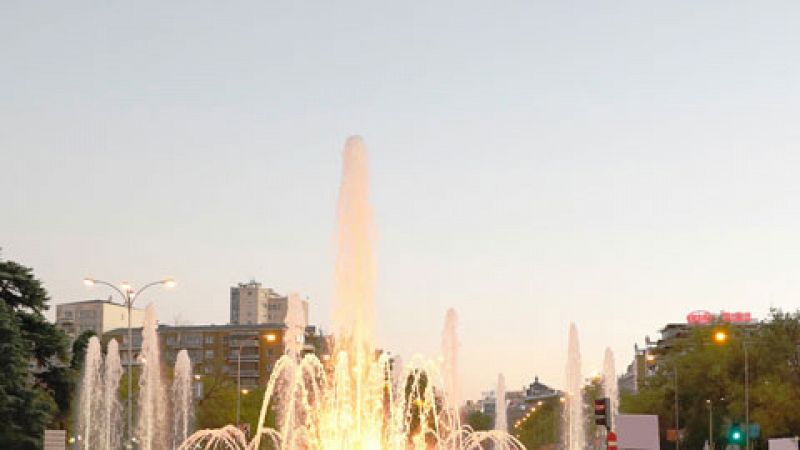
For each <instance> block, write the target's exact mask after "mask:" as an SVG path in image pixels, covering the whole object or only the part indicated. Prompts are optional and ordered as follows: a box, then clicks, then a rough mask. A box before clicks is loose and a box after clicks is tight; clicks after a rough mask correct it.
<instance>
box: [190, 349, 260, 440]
mask: <svg viewBox="0 0 800 450" xmlns="http://www.w3.org/2000/svg"><path fill="white" fill-rule="evenodd" d="M223 368H224V363H222V364H216V365H214V366H212V368H211V373H210V374H208V375H204V376H202V377H201V379H202V383H203V396H202V398H200V399H199V400H198V401H197V404H196V409H195V429H198V430H200V429H204V428H221V427H223V426H225V425H229V424H232V423H236V380H235V379H234V378H231V376H230V374H229V373H227V372H225V371H224V370H223ZM240 399H241V411H240V416H241V423H249V424H250V430H251V431H252V432H254V431H255V430H256V427H257V426H258V415H259V414H260V413H261V404H262V402H263V400H264V388H261V387H259V388H258V389H250V390H248V392H247V394H243V395H241V397H240ZM265 422H266V423H265V426H267V427H274V426H275V412H274V411H273V408H268V409H267V417H266V419H265Z"/></svg>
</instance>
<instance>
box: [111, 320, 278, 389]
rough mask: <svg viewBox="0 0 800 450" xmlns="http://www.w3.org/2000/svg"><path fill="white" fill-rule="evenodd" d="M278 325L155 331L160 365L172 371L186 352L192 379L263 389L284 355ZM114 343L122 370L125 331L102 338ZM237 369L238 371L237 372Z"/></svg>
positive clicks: (136, 349) (136, 341)
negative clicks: (221, 378)
mask: <svg viewBox="0 0 800 450" xmlns="http://www.w3.org/2000/svg"><path fill="white" fill-rule="evenodd" d="M285 333H286V328H285V327H284V326H282V325H268V324H260V325H191V326H167V325H161V326H159V327H158V338H159V347H160V350H161V359H162V363H164V364H166V365H167V366H168V367H172V366H173V365H174V364H175V360H176V359H177V356H178V352H179V351H181V350H183V349H186V350H187V352H188V353H189V359H190V360H191V361H192V369H193V372H194V373H195V374H196V375H199V376H200V377H203V376H227V377H231V378H234V379H236V378H237V377H238V378H240V380H241V385H242V387H243V388H249V387H257V386H263V385H265V384H266V382H267V380H268V379H269V376H270V374H271V373H272V369H273V368H274V366H275V363H276V362H277V361H278V359H279V358H280V357H281V356H283V355H284V353H285V345H284V344H285V343H284V336H285ZM111 339H116V340H117V342H119V344H120V359H121V360H122V364H123V366H127V365H129V363H130V359H129V356H128V330H127V329H126V328H118V329H115V330H111V331H109V332H107V333H105V334H104V335H103V344H104V345H105V344H107V343H108V342H109V341H110V340H111ZM141 348H142V329H141V328H136V329H134V330H133V361H134V364H139V361H140V358H139V355H140V352H141ZM240 369H241V371H240Z"/></svg>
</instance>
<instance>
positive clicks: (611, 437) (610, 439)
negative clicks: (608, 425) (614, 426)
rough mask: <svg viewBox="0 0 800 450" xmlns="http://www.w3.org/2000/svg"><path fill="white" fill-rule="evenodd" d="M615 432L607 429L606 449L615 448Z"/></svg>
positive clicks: (614, 449) (611, 449)
mask: <svg viewBox="0 0 800 450" xmlns="http://www.w3.org/2000/svg"><path fill="white" fill-rule="evenodd" d="M617 448H618V447H617V433H614V432H613V431H609V432H608V434H607V435H606V449H607V450H617Z"/></svg>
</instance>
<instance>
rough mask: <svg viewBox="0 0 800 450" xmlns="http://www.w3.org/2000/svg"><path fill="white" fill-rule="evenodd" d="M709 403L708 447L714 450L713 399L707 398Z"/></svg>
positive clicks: (707, 403)
mask: <svg viewBox="0 0 800 450" xmlns="http://www.w3.org/2000/svg"><path fill="white" fill-rule="evenodd" d="M706 405H708V449H709V450H714V404H713V403H711V399H706Z"/></svg>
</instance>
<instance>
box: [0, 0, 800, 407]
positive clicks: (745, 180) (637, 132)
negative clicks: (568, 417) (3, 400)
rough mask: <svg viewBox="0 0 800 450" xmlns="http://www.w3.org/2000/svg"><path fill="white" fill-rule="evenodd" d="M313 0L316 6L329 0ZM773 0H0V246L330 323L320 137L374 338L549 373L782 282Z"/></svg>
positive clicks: (747, 302)
mask: <svg viewBox="0 0 800 450" xmlns="http://www.w3.org/2000/svg"><path fill="white" fill-rule="evenodd" d="M334 3H337V5H334ZM798 24H800V3H798V2H796V1H783V2H781V1H776V2H749V1H724V2H723V1H702V2H698V1H696V0H695V1H671V2H656V1H642V0H637V1H611V2H598V1H587V2H567V1H549V2H536V1H520V2H485V1H481V2H476V1H459V2H412V1H395V2H383V1H365V2H361V4H359V3H351V2H323V1H318V2H307V1H257V2H256V1H254V2H224V3H220V2H217V1H210V2H207V1H186V2H178V1H175V2H164V1H158V2H100V1H96V2H82V1H75V2H58V1H52V2H32V1H4V2H2V3H1V4H0V68H1V70H0V167H1V168H2V176H0V190H2V192H3V198H4V201H3V204H2V208H0V246H2V247H3V251H2V256H3V257H4V258H7V259H13V260H17V261H19V262H22V263H24V264H26V265H29V266H32V267H33V268H34V269H35V270H36V274H37V275H38V276H39V277H41V278H42V279H43V280H44V282H45V285H46V287H47V289H48V290H49V292H50V294H51V296H52V298H53V300H54V302H55V303H59V302H66V301H75V300H83V299H89V298H94V297H104V296H107V295H108V294H109V292H108V291H107V290H102V289H99V288H96V289H95V290H94V291H87V290H86V288H85V287H84V286H83V285H82V284H81V279H82V278H83V277H84V276H86V275H93V276H96V277H98V278H102V279H107V280H109V281H122V280H129V281H131V282H132V283H135V284H139V285H141V284H143V283H145V282H148V281H151V280H154V279H157V278H159V277H162V276H165V275H170V276H173V277H175V279H176V280H177V281H178V283H179V287H178V288H177V289H176V290H174V291H172V292H159V291H156V290H154V291H150V293H149V294H146V295H143V297H142V299H141V301H142V306H144V304H146V302H148V301H151V300H155V301H156V303H157V305H158V306H157V307H158V310H159V315H160V317H161V318H162V320H163V321H165V322H173V321H174V320H175V318H176V317H180V318H181V320H184V321H190V322H192V323H196V324H200V323H209V322H212V323H225V322H226V321H227V320H228V301H229V299H228V292H229V291H228V290H229V287H230V286H231V285H233V284H235V283H237V282H239V281H246V280H248V279H250V278H256V279H258V280H260V281H262V282H263V283H264V284H266V285H269V286H273V287H275V288H277V289H279V290H280V291H283V292H286V291H298V292H300V293H302V294H304V295H308V296H309V297H310V299H311V315H312V321H313V322H314V323H318V324H322V325H323V326H327V325H328V324H329V317H330V312H331V311H330V305H331V294H332V287H333V261H334V251H335V242H334V239H333V237H334V232H335V202H336V194H337V188H338V183H339V176H340V170H341V168H340V152H341V149H342V146H343V144H344V141H345V139H346V138H347V136H348V135H350V134H355V133H357V134H360V135H362V136H363V137H364V139H365V140H366V143H367V145H368V147H369V149H370V164H371V171H372V174H371V175H372V202H373V205H374V208H375V222H376V224H377V229H378V236H379V242H378V253H377V260H378V280H377V286H378V287H377V312H378V329H379V331H378V336H379V340H380V342H379V344H380V345H381V346H382V347H384V348H387V349H390V350H392V351H394V352H396V353H402V354H405V355H410V354H411V353H412V352H421V353H426V354H429V355H432V356H436V355H438V353H439V351H440V341H441V337H440V334H441V330H442V327H443V324H444V317H445V311H446V310H447V308H448V307H451V306H452V307H454V308H456V309H457V311H458V313H459V316H460V328H459V330H460V335H461V342H462V346H461V354H462V358H461V364H462V379H463V380H464V381H463V384H464V394H465V396H466V397H472V398H475V397H477V396H478V394H479V392H480V391H482V390H488V389H491V388H492V385H493V383H494V382H495V380H496V379H497V373H498V372H503V373H504V374H505V376H506V380H507V386H508V388H509V389H514V388H518V387H521V386H522V385H523V384H524V383H529V382H531V381H532V380H533V377H534V375H537V374H538V375H539V376H540V377H541V380H542V381H543V382H545V383H549V384H552V385H555V386H558V387H561V386H563V378H564V376H563V372H564V366H565V363H566V358H565V350H566V347H567V342H566V339H567V331H568V328H569V322H570V321H575V322H576V323H577V326H578V329H579V331H580V338H581V344H582V353H583V360H584V372H586V373H587V374H588V373H590V372H591V371H593V370H596V369H600V368H601V364H602V358H603V351H604V349H605V347H606V346H607V345H608V346H611V348H612V349H613V350H614V351H615V354H616V358H617V359H616V364H617V368H618V370H621V369H623V368H624V367H625V366H626V365H627V364H628V363H629V361H630V360H631V357H632V353H633V345H634V343H635V342H639V343H642V342H643V341H644V337H645V335H648V334H649V335H651V336H653V337H655V336H656V334H657V330H658V328H660V327H661V326H662V325H664V324H665V323H667V322H669V321H680V320H683V318H684V317H685V315H686V314H687V313H688V312H690V311H692V310H695V309H708V310H711V311H719V310H723V309H724V310H729V311H736V310H745V311H752V312H753V314H754V315H756V316H757V317H763V316H764V315H765V313H766V311H767V310H768V308H769V307H770V306H771V305H774V306H779V307H782V308H784V309H792V310H794V309H795V308H797V307H799V306H800V300H799V299H800V233H798V229H800V228H799V227H800V204H799V202H800V200H799V199H800V182H798V169H800V152H799V151H798V150H800V145H798V143H799V142H800V126H798V118H799V117H800V56H799V55H800V27H798Z"/></svg>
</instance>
